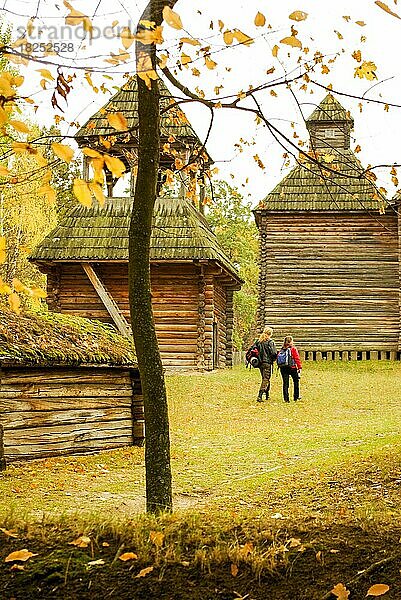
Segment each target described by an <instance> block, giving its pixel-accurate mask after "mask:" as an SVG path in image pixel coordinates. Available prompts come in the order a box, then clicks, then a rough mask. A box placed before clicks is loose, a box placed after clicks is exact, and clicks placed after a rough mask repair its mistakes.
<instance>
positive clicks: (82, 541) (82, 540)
mask: <svg viewBox="0 0 401 600" xmlns="http://www.w3.org/2000/svg"><path fill="white" fill-rule="evenodd" d="M74 184H75V182H74ZM90 543H91V539H90V537H88V536H87V535H80V536H79V537H78V538H77V539H76V540H74V541H72V542H68V544H69V545H70V546H76V547H77V548H87V547H88V546H89V544H90Z"/></svg>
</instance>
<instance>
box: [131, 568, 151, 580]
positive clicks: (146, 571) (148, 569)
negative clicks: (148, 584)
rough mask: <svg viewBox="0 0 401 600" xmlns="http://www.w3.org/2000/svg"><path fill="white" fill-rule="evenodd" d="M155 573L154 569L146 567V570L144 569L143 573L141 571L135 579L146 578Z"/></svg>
mask: <svg viewBox="0 0 401 600" xmlns="http://www.w3.org/2000/svg"><path fill="white" fill-rule="evenodd" d="M152 571H153V567H146V569H142V570H141V571H139V573H138V575H135V579H138V578H139V577H146V575H147V574H148V573H151V572H152Z"/></svg>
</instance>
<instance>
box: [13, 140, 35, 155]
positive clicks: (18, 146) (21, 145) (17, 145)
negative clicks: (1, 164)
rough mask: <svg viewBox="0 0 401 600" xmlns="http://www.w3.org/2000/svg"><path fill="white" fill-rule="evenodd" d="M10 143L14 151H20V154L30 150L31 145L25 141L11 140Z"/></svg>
mask: <svg viewBox="0 0 401 600" xmlns="http://www.w3.org/2000/svg"><path fill="white" fill-rule="evenodd" d="M11 145H12V148H13V150H14V152H17V153H21V154H23V153H25V152H30V151H31V150H32V148H31V145H30V144H28V143H27V142H13V143H12V144H11Z"/></svg>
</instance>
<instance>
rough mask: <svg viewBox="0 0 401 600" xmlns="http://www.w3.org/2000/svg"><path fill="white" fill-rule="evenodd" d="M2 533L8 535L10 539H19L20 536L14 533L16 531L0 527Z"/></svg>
mask: <svg viewBox="0 0 401 600" xmlns="http://www.w3.org/2000/svg"><path fill="white" fill-rule="evenodd" d="M0 531H2V532H3V533H4V535H8V537H12V538H17V537H18V536H17V535H16V534H15V533H14V531H9V530H8V529H4V528H3V527H0Z"/></svg>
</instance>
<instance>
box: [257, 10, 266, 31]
mask: <svg viewBox="0 0 401 600" xmlns="http://www.w3.org/2000/svg"><path fill="white" fill-rule="evenodd" d="M254 23H255V25H256V27H263V26H264V25H265V23H266V17H265V15H263V14H262V13H261V12H258V13H256V17H255V21H254Z"/></svg>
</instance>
